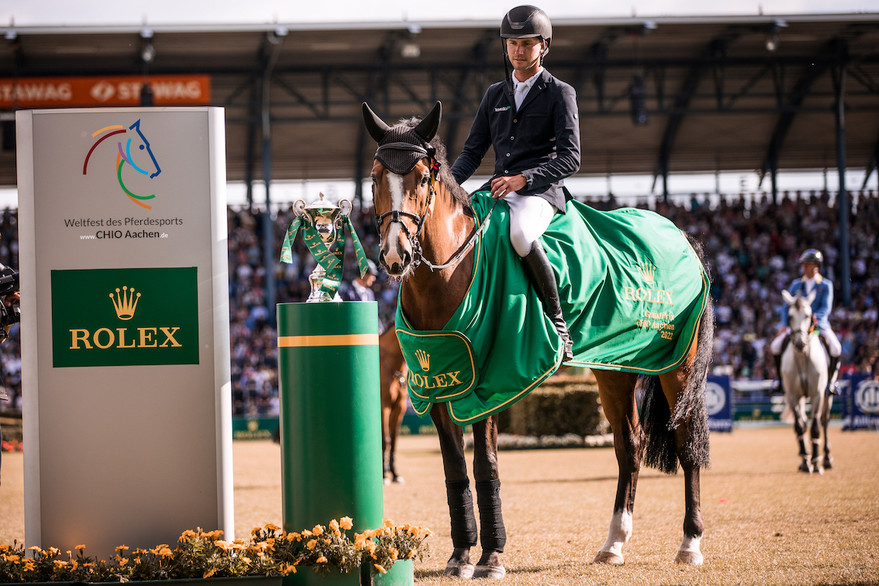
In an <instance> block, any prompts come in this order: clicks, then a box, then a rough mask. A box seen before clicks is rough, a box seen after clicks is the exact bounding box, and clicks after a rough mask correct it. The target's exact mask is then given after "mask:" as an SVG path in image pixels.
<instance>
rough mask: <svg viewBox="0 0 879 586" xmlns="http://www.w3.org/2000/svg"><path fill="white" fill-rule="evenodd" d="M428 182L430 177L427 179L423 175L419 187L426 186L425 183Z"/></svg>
mask: <svg viewBox="0 0 879 586" xmlns="http://www.w3.org/2000/svg"><path fill="white" fill-rule="evenodd" d="M428 181H430V177H429V176H427V175H425V176H424V177H422V178H421V186H422V187H423V186H425V185H427V182H428Z"/></svg>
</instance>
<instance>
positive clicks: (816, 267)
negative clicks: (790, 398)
mask: <svg viewBox="0 0 879 586" xmlns="http://www.w3.org/2000/svg"><path fill="white" fill-rule="evenodd" d="M800 264H801V265H802V266H803V276H802V277H800V278H798V279H794V281H793V283H791V286H790V287H789V288H788V292H789V293H790V294H791V295H794V296H797V295H798V296H800V297H805V296H807V295H809V294H810V293H811V292H812V291H815V299H814V300H813V301H812V315H813V317H814V319H815V327H817V328H818V331H819V333H820V335H821V341H822V342H823V343H824V347H825V349H826V350H827V355H828V356H829V357H830V363H829V364H828V366H827V390H828V392H830V393H831V394H833V395H836V394H838V393H839V387H838V385H837V382H836V378H837V375H838V374H839V357H840V355H841V354H842V345H841V344H840V343H839V339H838V338H837V337H836V334H835V333H834V332H833V329H832V328H831V327H830V319H829V318H830V313H831V312H832V311H833V282H832V281H831V280H830V279H828V278H826V277H824V276H823V275H822V274H821V273H820V272H819V271H820V269H821V265H822V264H824V255H823V254H822V253H821V251H820V250H817V249H815V248H810V249H808V250H806V251H805V252H803V254H801V255H800ZM787 320H788V316H787V311H786V310H785V311H782V313H781V321H782V325H783V326H784V327H783V328H782V329H781V331H780V332H779V333H778V335H777V336H776V337H775V339H774V340H772V343H771V344H770V346H769V348H770V350H771V351H772V357H773V358H774V359H775V371H776V373H777V376H778V383H777V384H778V388H779V389H781V388H782V384H781V355H782V354H783V353H784V349H785V347H786V345H787V342H788V339H789V334H790V328H789V327H788V323H787Z"/></svg>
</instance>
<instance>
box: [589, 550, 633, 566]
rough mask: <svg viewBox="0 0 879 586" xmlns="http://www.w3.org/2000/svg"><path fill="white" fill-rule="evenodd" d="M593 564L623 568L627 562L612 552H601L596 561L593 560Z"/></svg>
mask: <svg viewBox="0 0 879 586" xmlns="http://www.w3.org/2000/svg"><path fill="white" fill-rule="evenodd" d="M592 563H593V564H611V565H614V566H621V565H623V564H624V563H625V560H624V559H623V556H621V555H619V554H616V553H613V552H611V551H599V552H598V555H596V556H595V559H594V560H592Z"/></svg>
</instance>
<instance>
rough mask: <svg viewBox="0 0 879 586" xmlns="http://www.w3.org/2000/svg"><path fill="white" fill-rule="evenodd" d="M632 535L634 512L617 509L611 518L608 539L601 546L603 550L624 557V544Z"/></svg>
mask: <svg viewBox="0 0 879 586" xmlns="http://www.w3.org/2000/svg"><path fill="white" fill-rule="evenodd" d="M631 536H632V513H630V512H629V511H617V512H615V513H614V514H613V517H611V519H610V530H609V531H608V532H607V541H605V542H604V545H602V546H601V550H600V551H603V552H607V553H613V554H616V555H618V556H620V557H623V545H625V544H626V542H627V541H628V540H629V538H630V537H631Z"/></svg>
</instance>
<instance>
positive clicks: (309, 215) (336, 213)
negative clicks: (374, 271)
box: [281, 193, 367, 303]
mask: <svg viewBox="0 0 879 586" xmlns="http://www.w3.org/2000/svg"><path fill="white" fill-rule="evenodd" d="M351 207H352V206H351V202H349V201H348V200H346V199H342V200H340V201H339V205H338V206H337V205H334V204H332V203H330V202H329V201H327V200H326V199H325V196H324V194H323V193H319V194H318V199H316V200H314V201H313V202H311V203H309V204H308V205H306V204H305V202H304V201H303V200H301V199H300V200H299V201H297V202H296V203H294V204H293V210H294V211H295V212H296V218H294V220H293V222H292V223H291V224H290V227H289V228H288V229H287V236H286V238H285V239H284V245H283V247H282V249H281V262H287V263H289V262H292V250H291V248H292V245H293V240H294V239H295V238H296V233H297V232H298V231H299V228H300V227H301V228H302V235H303V239H304V240H305V244H306V246H308V250H309V251H311V254H312V255H313V256H314V258H315V260H316V261H317V265H316V266H315V267H314V270H313V271H312V272H311V275H309V277H308V282H309V283H310V284H311V294H310V295H309V296H308V299H307V300H306V303H323V302H327V301H332V300H333V297H334V296H335V294H336V291H337V290H338V289H339V284H340V283H341V281H342V270H343V263H342V261H343V258H344V256H345V230H347V231H348V232H349V233H350V234H351V239H352V241H353V243H354V250H355V253H356V255H357V263H358V265H359V268H360V275H361V276H363V275H364V274H366V270H367V264H366V254H365V253H364V251H363V247H362V245H361V244H360V239H359V238H357V234H356V233H355V232H354V227H353V226H352V225H351V219H350V217H349V214H350V213H351Z"/></svg>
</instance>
